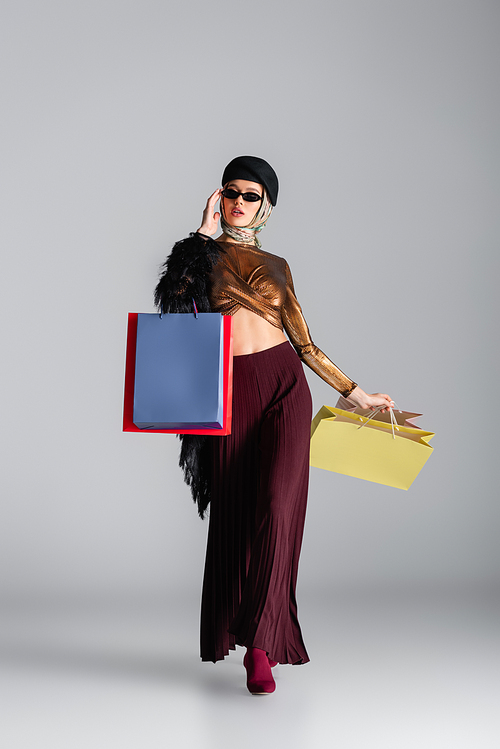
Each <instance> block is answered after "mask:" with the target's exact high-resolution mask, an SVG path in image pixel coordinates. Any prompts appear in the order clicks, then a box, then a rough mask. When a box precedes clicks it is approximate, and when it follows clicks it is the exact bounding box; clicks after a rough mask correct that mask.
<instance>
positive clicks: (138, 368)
mask: <svg viewBox="0 0 500 749" xmlns="http://www.w3.org/2000/svg"><path fill="white" fill-rule="evenodd" d="M223 354H224V324H223V316H222V315H221V314H219V313H214V312H205V313H197V314H166V315H162V316H160V315H158V314H144V313H139V314H138V315H137V338H136V356H135V382H134V408H133V422H134V424H135V425H136V427H138V428H139V429H141V430H142V429H144V430H147V429H173V430H177V429H178V430H182V429H197V428H202V429H215V430H217V429H221V428H222V426H223V421H224V398H223V381H224V380H223V378H224V373H223Z"/></svg>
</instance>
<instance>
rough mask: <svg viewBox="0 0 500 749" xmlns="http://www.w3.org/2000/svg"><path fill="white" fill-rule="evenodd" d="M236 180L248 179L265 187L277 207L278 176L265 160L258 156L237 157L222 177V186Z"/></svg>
mask: <svg viewBox="0 0 500 749" xmlns="http://www.w3.org/2000/svg"><path fill="white" fill-rule="evenodd" d="M235 179H246V180H248V181H249V182H258V183H259V185H264V187H265V188H266V190H267V194H268V195H269V200H270V201H271V203H272V204H273V205H276V201H277V199H278V175H277V174H276V172H275V171H274V169H273V168H272V166H271V164H268V163H267V161H264V159H259V157H258V156H237V157H236V158H235V159H233V160H232V161H230V162H229V164H228V165H227V166H226V168H225V169H224V174H223V175H222V185H223V186H224V185H227V183H228V182H232V181H233V180H235Z"/></svg>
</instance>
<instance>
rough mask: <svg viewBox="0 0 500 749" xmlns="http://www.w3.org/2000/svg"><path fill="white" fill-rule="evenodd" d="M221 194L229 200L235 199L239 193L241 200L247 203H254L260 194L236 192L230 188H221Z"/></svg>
mask: <svg viewBox="0 0 500 749" xmlns="http://www.w3.org/2000/svg"><path fill="white" fill-rule="evenodd" d="M221 194H222V195H223V196H224V197H225V198H228V199H229V200H236V198H237V197H238V196H239V195H241V197H242V198H243V200H245V201H246V202H247V203H256V202H257V201H258V200H260V198H261V196H260V195H257V193H256V192H237V191H236V190H230V189H226V190H222V193H221Z"/></svg>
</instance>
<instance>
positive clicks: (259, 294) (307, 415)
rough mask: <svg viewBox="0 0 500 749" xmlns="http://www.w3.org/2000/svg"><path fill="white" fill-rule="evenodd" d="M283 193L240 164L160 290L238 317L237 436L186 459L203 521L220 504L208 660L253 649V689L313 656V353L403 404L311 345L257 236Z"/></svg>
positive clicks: (370, 404)
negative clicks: (302, 581) (305, 592)
mask: <svg viewBox="0 0 500 749" xmlns="http://www.w3.org/2000/svg"><path fill="white" fill-rule="evenodd" d="M277 196H278V178H277V176H276V173H275V172H274V170H273V169H272V167H271V166H270V165H269V164H268V163H267V162H266V161H264V160H263V159H260V158H257V157H254V156H240V157H237V158H236V159H233V161H231V162H230V163H229V164H228V165H227V167H226V169H225V170H224V174H223V176H222V188H221V189H217V190H215V192H213V193H212V195H211V196H210V197H209V198H208V201H207V204H206V207H205V210H204V212H203V219H202V223H201V226H200V228H199V229H198V230H197V232H196V233H194V234H192V235H190V237H189V238H187V239H185V240H182V241H181V242H178V243H177V244H176V245H175V246H174V248H173V250H172V253H171V255H170V256H169V258H168V259H167V261H166V263H165V266H164V273H163V275H162V277H161V279H160V281H159V283H158V286H157V288H156V294H155V301H156V303H157V305H158V306H159V307H160V308H161V309H162V310H163V311H164V312H179V311H190V310H191V309H192V301H191V299H192V298H194V299H195V300H196V302H197V305H198V307H199V308H200V309H201V311H209V310H212V311H214V312H222V313H223V314H229V315H232V317H233V346H234V360H233V367H234V371H233V422H232V432H231V435H229V436H227V437H208V438H205V439H200V438H192V437H183V445H182V449H181V465H182V467H183V468H184V471H185V476H186V480H187V482H188V483H189V484H190V485H191V488H192V491H193V497H194V498H195V500H196V501H197V502H198V508H199V511H200V515H201V516H203V514H204V511H205V509H206V507H207V505H208V502H210V503H211V504H210V508H211V509H210V524H209V532H208V543H207V554H206V562H205V574H204V580H203V594H202V609H201V657H202V659H203V660H205V661H208V660H210V661H213V662H215V661H217V660H221V659H223V658H224V657H225V656H226V655H227V654H228V653H229V650H230V649H235V646H236V645H241V646H244V647H246V648H247V651H246V654H245V657H244V661H243V662H244V666H245V668H246V671H247V687H248V689H249V691H250V692H251V693H252V694H270V693H271V692H273V691H274V689H275V682H274V679H273V676H272V672H271V669H272V667H273V666H275V665H276V663H294V664H298V663H307V661H308V660H309V657H308V655H307V651H306V649H305V646H304V642H303V640H302V634H301V630H300V626H299V622H298V619H297V604H296V600H295V586H296V580H297V570H298V561H299V554H300V547H301V541H302V532H303V527H304V520H305V510H306V502H307V486H308V474H309V440H310V427H311V418H312V404H311V396H310V393H309V388H308V385H307V381H306V378H305V375H304V372H303V370H302V365H301V363H300V360H302V361H303V362H304V363H306V364H308V366H310V367H311V368H312V369H313V370H314V371H315V372H316V373H317V374H319V375H320V377H322V378H323V379H324V380H325V381H326V382H328V383H329V384H330V385H332V386H333V387H334V388H335V389H336V390H338V391H339V392H340V393H342V395H343V396H345V397H347V396H348V397H349V399H350V400H351V401H353V402H354V403H355V404H356V405H357V406H361V407H362V408H375V407H377V406H383V407H384V409H383V410H386V409H387V408H388V407H389V406H391V405H393V404H392V401H391V398H390V397H389V396H388V395H386V394H383V393H375V394H372V395H368V394H367V393H365V392H364V391H363V390H362V389H361V388H360V387H359V386H358V385H357V384H356V383H355V382H353V381H352V380H351V379H350V378H349V377H347V376H346V375H345V374H344V373H343V372H342V371H341V370H340V369H339V368H338V367H337V366H336V365H335V364H334V363H333V362H332V361H330V359H328V357H326V356H325V354H323V352H322V351H320V350H319V349H318V348H317V347H316V346H315V345H314V343H313V342H312V340H311V338H310V335H309V330H308V328H307V324H306V322H305V320H304V317H303V315H302V311H301V308H300V305H299V303H298V301H297V299H296V297H295V292H294V288H293V282H292V277H291V274H290V269H289V267H288V264H287V262H286V261H285V260H284V259H282V258H280V257H277V256H276V255H272V254H270V253H268V252H265V251H263V250H262V249H261V245H260V241H259V239H258V237H257V234H258V233H259V232H260V231H261V230H262V228H263V227H264V225H265V223H266V222H267V220H268V218H269V216H270V214H271V211H272V209H273V207H274V206H275V205H276V200H277ZM218 200H220V213H219V212H216V210H215V207H216V203H217V201H218ZM219 219H220V220H221V225H222V232H223V233H222V235H221V236H219V237H218V238H217V240H215V241H214V240H212V239H211V237H212V236H213V235H214V234H215V233H216V231H217V226H218V222H219ZM284 331H285V332H286V333H287V335H288V338H287V337H286V336H285V332H284ZM288 339H289V340H288ZM290 344H292V345H290ZM297 354H298V356H297Z"/></svg>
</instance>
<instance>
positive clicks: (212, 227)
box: [196, 187, 222, 237]
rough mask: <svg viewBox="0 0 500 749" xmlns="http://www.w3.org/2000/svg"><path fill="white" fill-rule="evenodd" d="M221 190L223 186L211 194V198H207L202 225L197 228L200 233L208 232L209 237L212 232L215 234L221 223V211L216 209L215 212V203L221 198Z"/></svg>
mask: <svg viewBox="0 0 500 749" xmlns="http://www.w3.org/2000/svg"><path fill="white" fill-rule="evenodd" d="M221 191H222V188H220V187H219V188H218V189H217V190H216V191H215V192H213V193H212V194H211V195H210V197H209V199H208V200H207V204H206V206H205V210H204V211H203V218H202V220H201V226H200V228H199V229H197V230H196V231H197V232H199V233H200V234H206V235H207V236H208V237H211V236H212V234H215V232H216V231H217V224H218V223H219V219H220V213H219V211H216V212H215V213H214V209H215V204H216V203H217V201H218V200H219V198H220V194H221Z"/></svg>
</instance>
